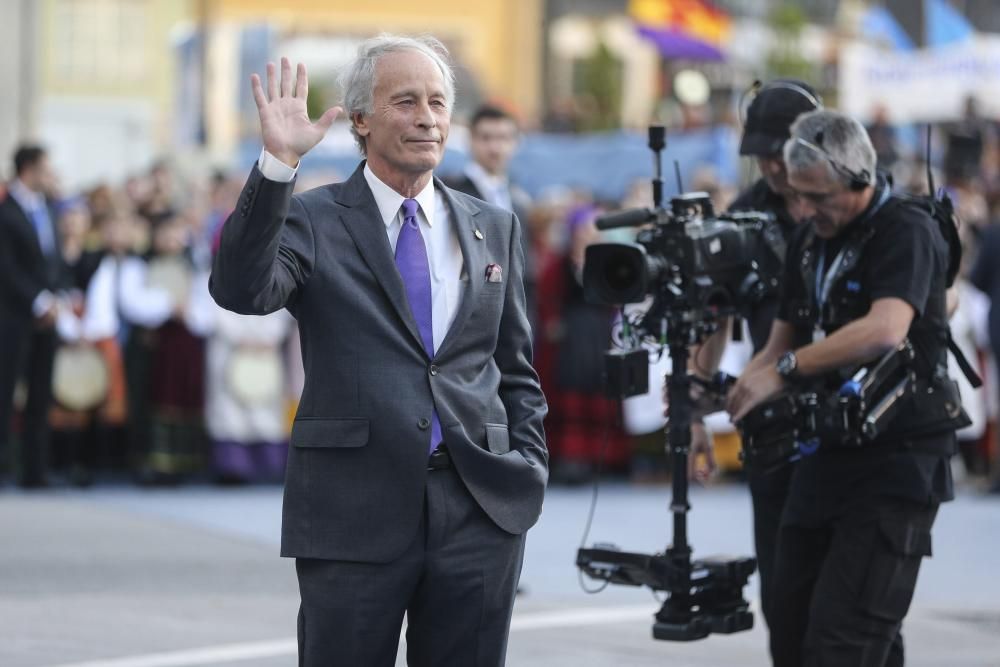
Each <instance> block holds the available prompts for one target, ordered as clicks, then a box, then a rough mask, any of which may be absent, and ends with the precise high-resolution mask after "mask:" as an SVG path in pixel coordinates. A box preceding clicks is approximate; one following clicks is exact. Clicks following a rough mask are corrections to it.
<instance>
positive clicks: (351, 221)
mask: <svg viewBox="0 0 1000 667" xmlns="http://www.w3.org/2000/svg"><path fill="white" fill-rule="evenodd" d="M362 167H363V164H362V166H359V167H358V169H357V170H356V171H355V172H354V174H353V175H352V176H351V178H350V179H349V180H348V181H346V182H344V183H337V184H333V185H328V186H324V187H320V188H317V189H315V190H310V191H309V192H305V193H303V194H301V195H295V196H292V188H293V183H276V182H273V181H269V180H267V179H265V178H264V177H263V176H262V175H261V173H260V171H259V170H258V169H257V168H256V167H254V170H253V173H252V174H251V175H250V179H249V180H248V181H247V184H246V185H245V186H244V188H243V192H242V194H241V195H240V198H239V203H238V204H237V208H236V210H235V211H234V213H233V214H232V215H231V216H230V218H229V220H228V221H227V222H226V225H225V227H224V228H223V232H222V241H221V245H220V248H219V252H218V254H217V256H216V258H215V264H214V267H213V271H212V279H211V292H212V296H213V297H214V298H215V300H216V301H217V302H218V303H219V305H221V306H222V307H224V308H227V309H229V310H233V311H235V312H238V313H246V314H265V313H270V312H273V311H275V310H278V309H279V308H283V307H287V308H288V309H289V311H290V312H291V313H292V314H293V315H294V316H295V317H296V318H297V319H298V322H299V329H300V336H301V340H302V357H303V362H304V364H305V388H304V390H303V392H302V398H301V401H300V403H299V409H298V414H297V415H296V418H295V423H294V426H293V428H292V435H291V447H290V448H289V456H288V471H287V474H286V480H285V498H284V509H283V521H282V546H281V553H282V555H284V556H294V557H308V558H328V559H340V560H354V561H364V562H388V561H390V560H393V559H395V558H396V557H398V556H399V555H400V554H402V552H403V551H404V550H405V549H406V547H407V546H408V545H409V544H410V542H411V540H412V539H413V537H414V536H415V534H416V530H417V528H418V526H419V524H420V519H421V515H422V511H423V506H424V486H425V483H426V475H427V446H428V443H429V440H430V431H429V425H430V418H431V413H432V409H433V408H434V407H435V406H436V408H437V411H438V415H439V417H440V420H441V426H442V431H443V435H444V441H445V443H446V444H447V445H448V449H449V451H450V453H451V458H452V461H453V464H454V466H455V468H456V470H457V472H458V474H459V475H460V476H461V478H462V480H463V481H464V483H465V485H466V487H468V489H469V491H470V492H471V494H472V496H473V497H474V498H475V499H476V501H477V502H478V503H479V505H480V506H481V507H482V508H483V510H485V512H486V514H487V515H489V517H490V518H491V519H492V520H493V521H494V522H495V523H496V524H497V525H498V526H499V527H500V528H502V529H504V530H506V531H509V532H511V533H515V534H517V533H522V532H524V531H526V530H527V529H528V528H529V527H531V526H532V525H533V524H534V523H535V521H536V520H537V519H538V515H539V513H540V512H541V506H542V495H543V492H544V489H545V483H546V480H547V477H548V454H547V452H546V450H545V435H544V432H543V430H542V419H543V417H544V416H545V413H546V410H547V408H546V405H545V397H544V396H543V395H542V392H541V388H540V386H539V383H538V377H537V375H536V374H535V371H534V369H533V368H532V365H531V331H530V327H529V325H528V321H527V318H526V316H525V309H524V289H523V286H522V274H523V269H524V258H523V253H522V251H521V242H520V235H521V229H520V225H519V223H518V221H517V218H516V217H515V216H513V215H512V214H511V213H509V212H506V211H502V210H501V209H498V208H496V207H493V206H490V205H489V204H485V203H484V202H481V201H477V200H475V199H474V198H472V197H469V196H467V195H464V194H461V193H458V192H454V191H452V190H450V189H449V188H447V187H445V186H444V185H443V184H442V183H441V182H440V181H435V187H437V188H438V189H439V190H440V191H441V192H442V193H443V195H444V199H445V201H446V202H447V204H448V206H449V208H450V211H451V216H452V222H453V224H454V225H455V228H456V231H457V235H458V239H459V243H460V245H461V248H462V255H463V259H464V262H465V273H466V274H467V275H468V283H467V284H466V286H465V292H464V295H463V299H462V303H461V307H460V309H459V311H458V313H457V315H456V316H455V320H454V322H453V324H452V326H451V328H450V329H449V331H448V333H447V335H446V337H445V339H444V341H443V342H442V343H441V345H440V348H439V349H438V351H437V353H436V355H435V356H434V358H433V359H430V358H428V356H427V354H426V352H425V351H424V348H423V345H422V343H421V341H420V335H419V333H418V331H417V325H416V323H415V321H414V319H413V316H412V314H411V313H410V309H409V305H408V302H407V300H406V293H405V291H404V288H403V282H402V280H401V278H400V276H399V272H398V270H397V269H396V264H395V261H394V259H393V254H392V251H391V249H390V245H389V241H388V238H387V236H386V233H385V227H384V226H383V224H382V218H381V216H380V214H379V211H378V207H377V206H376V204H375V199H374V197H373V196H372V194H371V191H370V190H369V188H368V184H367V182H366V181H365V178H364V174H363V173H362ZM476 230H479V232H480V233H481V235H482V236H483V239H482V240H480V239H479V238H478V237H477V235H476V234H475V231H476ZM489 264H499V265H500V266H501V267H502V274H503V280H502V282H499V283H497V282H487V280H486V267H487V266H488V265H489Z"/></svg>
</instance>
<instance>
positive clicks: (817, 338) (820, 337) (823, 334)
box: [813, 327, 826, 343]
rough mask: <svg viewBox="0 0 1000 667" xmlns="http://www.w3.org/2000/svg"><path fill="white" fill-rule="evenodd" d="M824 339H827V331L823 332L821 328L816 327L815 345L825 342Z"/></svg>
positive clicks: (814, 330) (814, 331)
mask: <svg viewBox="0 0 1000 667" xmlns="http://www.w3.org/2000/svg"><path fill="white" fill-rule="evenodd" d="M824 338H826V332H825V331H823V330H822V329H820V328H819V327H816V328H814V329H813V342H814V343H818V342H820V341H821V340H823V339H824Z"/></svg>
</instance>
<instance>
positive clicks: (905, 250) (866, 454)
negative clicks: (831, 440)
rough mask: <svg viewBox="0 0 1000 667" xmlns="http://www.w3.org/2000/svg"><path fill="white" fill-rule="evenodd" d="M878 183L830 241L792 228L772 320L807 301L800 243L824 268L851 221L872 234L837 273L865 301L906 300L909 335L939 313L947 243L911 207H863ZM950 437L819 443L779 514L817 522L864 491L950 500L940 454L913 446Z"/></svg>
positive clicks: (940, 443)
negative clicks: (853, 262) (849, 265)
mask: <svg viewBox="0 0 1000 667" xmlns="http://www.w3.org/2000/svg"><path fill="white" fill-rule="evenodd" d="M884 187H886V186H885V183H884V181H882V180H880V182H879V187H878V188H877V189H876V192H875V195H874V197H873V198H872V205H871V206H869V210H866V211H865V212H864V213H862V214H861V215H860V216H859V217H858V219H856V220H855V221H854V222H853V223H851V225H850V226H849V227H848V228H846V229H845V230H844V231H843V232H842V233H841V234H840V235H838V237H837V238H835V239H831V240H829V241H826V242H824V241H822V240H821V239H819V238H818V237H815V238H814V237H813V235H812V233H811V231H812V229H811V227H812V226H811V225H802V226H801V227H799V228H798V229H797V230H796V232H795V234H794V235H793V237H792V240H791V242H790V244H789V248H788V256H787V261H786V263H785V278H784V281H783V288H784V291H783V293H782V297H781V304H780V306H779V308H778V317H779V318H780V319H782V320H785V321H788V322H793V321H794V318H793V317H792V304H793V303H795V302H796V301H797V300H802V299H807V300H810V301H811V302H813V303H815V296H814V292H815V291H816V286H815V283H814V284H812V285H806V284H805V278H804V276H803V273H802V268H801V266H800V258H801V256H802V251H803V249H804V245H805V244H806V243H807V242H808V241H809V240H810V239H813V243H814V247H815V248H816V249H817V250H816V252H815V253H814V256H815V257H816V258H817V261H818V260H819V259H820V257H822V258H824V259H825V263H824V266H822V267H818V272H819V271H822V272H824V273H825V271H826V268H827V267H828V266H829V265H830V263H831V262H832V261H833V260H834V258H835V257H836V256H837V254H838V253H839V252H840V249H841V248H842V247H843V245H844V240H845V239H846V238H847V235H848V234H849V233H851V232H852V231H857V230H855V229H854V228H853V225H857V224H862V225H872V226H873V227H874V230H875V232H874V235H873V236H872V237H871V238H870V239H869V241H868V242H867V243H866V244H865V246H864V249H863V250H862V252H861V256H860V259H859V261H858V264H857V268H856V269H855V271H853V272H851V275H849V276H847V277H845V279H849V280H855V281H856V282H857V283H858V289H859V290H860V291H861V292H862V293H863V294H865V295H866V296H867V297H868V299H869V300H870V301H874V300H876V299H880V298H886V297H895V298H898V299H902V300H903V301H906V302H907V303H908V304H910V305H911V306H912V307H913V309H914V311H915V313H916V315H915V318H914V321H913V324H912V325H911V327H910V335H911V338H914V337H915V336H914V333H913V332H914V331H915V329H918V328H921V327H926V326H929V323H930V320H931V319H932V318H933V319H940V318H944V317H945V314H944V312H943V310H944V290H945V271H946V267H947V265H948V246H947V243H946V242H945V240H944V237H943V236H942V234H941V232H940V230H939V228H938V225H937V222H935V221H934V220H933V219H932V218H931V217H930V216H928V215H926V214H925V213H923V212H922V211H920V210H918V209H916V208H915V207H912V206H908V205H904V204H899V203H898V202H896V201H894V200H891V199H890V200H889V201H888V202H886V203H885V204H884V205H883V206H882V207H881V208H879V209H878V210H876V211H875V212H874V213H873V212H872V211H871V209H872V208H873V207H875V206H876V205H877V203H878V202H879V200H880V197H881V192H882V189H883V188H884ZM824 243H825V246H826V247H825V249H824V251H823V252H822V253H821V252H819V247H820V246H821V245H823V244H824ZM928 309H930V310H933V312H930V311H929V310H928ZM796 328H797V338H798V339H799V340H805V341H809V340H811V339H812V328H811V327H809V325H807V324H803V325H801V326H797V327H796ZM827 333H832V331H828V332H827ZM918 354H920V351H919V350H918ZM900 418H901V419H905V418H906V417H905V415H902V416H901V417H900ZM911 442H913V440H912V439H911ZM953 442H954V435H953V434H945V435H936V436H930V437H928V438H925V439H922V440H921V441H920V442H917V443H915V444H916V445H917V446H916V447H915V448H904V447H903V446H902V443H900V442H898V441H892V440H889V439H888V438H885V439H880V440H877V441H875V442H872V443H869V444H867V445H865V446H863V447H862V448H860V449H844V448H836V447H821V448H820V449H819V451H818V452H817V453H816V454H814V455H812V456H808V457H804V458H803V459H802V461H801V462H800V463H799V465H798V471H797V473H796V479H795V481H794V482H793V491H792V493H793V496H794V498H795V500H792V501H790V502H789V504H788V510H787V514H786V518H787V519H788V520H789V521H792V522H810V521H815V520H822V519H823V518H824V517H828V516H829V515H830V513H831V512H838V511H842V509H843V507H844V504H845V503H852V502H864V501H865V499H866V498H871V497H872V496H892V497H896V498H902V499H905V500H910V501H913V502H917V503H928V502H941V501H945V500H951V499H952V498H954V487H953V484H952V478H951V468H950V465H949V462H948V457H947V456H944V455H940V454H931V453H924V452H921V451H914V449H918V450H919V449H927V448H929V447H930V446H932V445H933V446H934V448H935V449H936V448H937V447H940V449H941V450H942V451H947V450H949V449H950V447H951V446H952V445H951V443H953Z"/></svg>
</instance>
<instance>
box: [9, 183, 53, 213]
mask: <svg viewBox="0 0 1000 667" xmlns="http://www.w3.org/2000/svg"><path fill="white" fill-rule="evenodd" d="M7 190H8V192H10V194H11V196H12V197H14V200H15V201H17V203H18V204H20V205H21V208H23V209H24V210H25V212H27V213H29V214H30V213H31V212H32V211H35V210H38V209H40V208H43V207H44V206H45V195H43V194H42V193H41V192H35V191H34V190H32V189H30V188H28V186H27V185H25V184H24V183H22V182H21V179H19V178H15V179H14V180H13V181H11V182H10V185H8V186H7Z"/></svg>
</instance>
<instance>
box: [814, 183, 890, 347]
mask: <svg viewBox="0 0 1000 667" xmlns="http://www.w3.org/2000/svg"><path fill="white" fill-rule="evenodd" d="M891 194H892V188H891V187H889V184H888V183H886V185H885V187H884V188H882V192H881V193H880V194H879V198H878V201H877V202H875V205H874V206H872V207H871V208H870V209H868V212H867V213H866V214H865V216H864V218H862V219H861V220H859V221H858V224H863V223H865V222H867V221H868V220H870V219H871V218H872V216H874V215H875V214H876V213H877V212H878V210H879V209H880V208H882V206H883V205H884V204H885V203H886V202H887V201H889V195H891ZM847 246H848V244H847V243H845V244H844V247H842V248H841V249H840V252H838V253H837V256H836V257H834V258H833V261H832V262H830V267H829V268H828V269H827V270H826V273H824V272H823V264H824V263H825V262H826V241H825V240H822V239H821V240H820V245H819V255H818V257H817V259H816V306H817V308H816V326H817V328H818V327H819V326H820V322H821V321H822V320H823V306H824V305H826V300H827V299H828V298H829V296H830V290H831V289H832V288H833V279H834V277H835V276H836V275H837V272H838V271H839V270H840V265H841V264H843V262H844V255H845V254H846V251H847Z"/></svg>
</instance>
